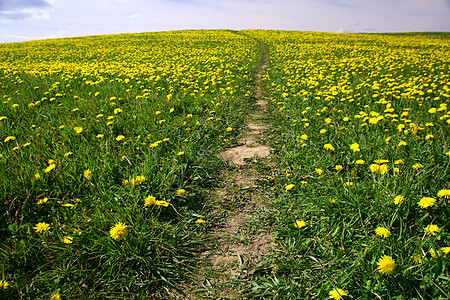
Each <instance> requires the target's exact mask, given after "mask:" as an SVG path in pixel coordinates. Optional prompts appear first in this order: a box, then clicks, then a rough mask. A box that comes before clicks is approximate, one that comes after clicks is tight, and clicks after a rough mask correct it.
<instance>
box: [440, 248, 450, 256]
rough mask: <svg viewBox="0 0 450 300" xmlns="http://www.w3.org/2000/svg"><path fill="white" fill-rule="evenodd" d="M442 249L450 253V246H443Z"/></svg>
mask: <svg viewBox="0 0 450 300" xmlns="http://www.w3.org/2000/svg"><path fill="white" fill-rule="evenodd" d="M441 251H442V252H444V253H445V254H449V253H450V247H442V248H441Z"/></svg>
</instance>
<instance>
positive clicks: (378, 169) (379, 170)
mask: <svg viewBox="0 0 450 300" xmlns="http://www.w3.org/2000/svg"><path fill="white" fill-rule="evenodd" d="M388 169H389V168H388V166H387V165H377V164H372V165H370V171H372V173H376V174H379V175H383V174H384V173H386V172H387V171H388Z"/></svg>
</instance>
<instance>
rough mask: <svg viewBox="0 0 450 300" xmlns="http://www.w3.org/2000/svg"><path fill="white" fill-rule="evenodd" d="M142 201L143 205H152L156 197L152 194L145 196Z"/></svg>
mask: <svg viewBox="0 0 450 300" xmlns="http://www.w3.org/2000/svg"><path fill="white" fill-rule="evenodd" d="M144 201H145V203H144V206H152V205H155V203H156V198H155V197H153V196H148V197H147V198H145V200H144Z"/></svg>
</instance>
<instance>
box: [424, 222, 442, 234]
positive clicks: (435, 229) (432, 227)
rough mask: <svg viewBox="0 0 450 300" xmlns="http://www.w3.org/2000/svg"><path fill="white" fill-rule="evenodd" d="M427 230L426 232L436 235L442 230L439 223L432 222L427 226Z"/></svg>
mask: <svg viewBox="0 0 450 300" xmlns="http://www.w3.org/2000/svg"><path fill="white" fill-rule="evenodd" d="M425 232H426V234H431V235H436V233H439V232H441V229H440V228H439V226H437V225H434V224H430V225H428V226H427V227H425Z"/></svg>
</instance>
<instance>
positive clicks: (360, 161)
mask: <svg viewBox="0 0 450 300" xmlns="http://www.w3.org/2000/svg"><path fill="white" fill-rule="evenodd" d="M355 163H356V164H357V165H363V164H365V163H366V162H365V161H364V160H362V159H358V160H357V161H356V162H355Z"/></svg>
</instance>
